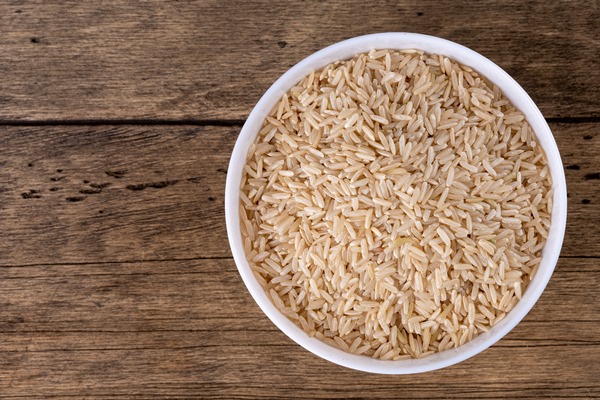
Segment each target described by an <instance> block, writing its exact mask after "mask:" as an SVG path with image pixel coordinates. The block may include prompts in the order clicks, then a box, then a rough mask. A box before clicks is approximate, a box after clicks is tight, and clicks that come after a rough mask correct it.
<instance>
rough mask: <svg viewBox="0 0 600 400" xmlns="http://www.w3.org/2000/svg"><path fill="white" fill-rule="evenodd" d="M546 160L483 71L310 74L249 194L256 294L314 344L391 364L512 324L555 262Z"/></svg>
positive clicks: (429, 62)
mask: <svg viewBox="0 0 600 400" xmlns="http://www.w3.org/2000/svg"><path fill="white" fill-rule="evenodd" d="M551 208H552V190H551V181H550V174H549V170H548V166H547V165H546V159H545V155H544V152H543V150H542V149H541V147H540V146H539V145H538V144H537V143H536V138H535V136H534V134H533V132H532V130H531V127H530V126H529V124H528V123H527V122H526V120H525V119H524V116H523V114H522V113H521V112H519V111H518V110H516V109H515V108H514V106H512V105H511V104H510V102H509V101H508V100H507V99H506V98H505V97H504V95H503V94H502V93H501V91H500V90H499V89H498V88H497V87H496V86H494V85H492V84H490V83H489V82H487V81H486V80H485V78H483V77H481V76H480V75H478V74H477V72H475V71H474V70H472V69H471V68H469V67H466V66H464V65H460V64H458V63H456V62H454V61H452V60H450V59H448V58H446V57H444V56H440V55H429V54H424V53H423V52H421V51H416V50H406V51H388V50H377V51H375V50H374V51H371V52H370V53H368V54H360V55H358V56H356V57H355V58H353V59H351V60H348V61H338V62H335V63H333V64H330V65H328V66H326V67H325V68H323V69H321V70H319V71H316V72H313V73H311V74H310V75H309V76H308V77H306V78H305V79H304V80H302V82H300V83H299V84H298V85H296V86H295V87H293V88H292V89H290V91H289V92H288V93H286V94H285V95H284V96H283V98H282V99H281V101H280V102H279V103H278V104H277V105H276V106H275V108H274V109H273V110H272V112H271V114H270V116H268V117H267V118H266V120H265V123H264V127H263V128H262V129H261V131H260V133H259V134H258V136H257V138H256V141H255V143H254V144H253V145H252V146H251V148H250V151H249V153H248V158H247V163H246V166H245V168H244V174H243V178H242V184H241V202H240V214H241V227H242V228H241V229H242V236H243V238H244V245H245V252H246V256H247V259H248V261H249V263H250V266H251V268H252V269H253V271H254V274H255V276H256V279H258V281H259V282H260V283H261V284H262V286H263V287H264V288H265V290H266V292H267V293H268V294H269V295H270V297H271V299H272V301H273V303H274V304H275V306H276V307H277V308H278V309H279V310H281V312H282V313H283V314H285V315H286V316H287V317H288V318H289V319H291V320H292V321H294V322H295V323H296V324H297V325H298V326H300V327H302V328H303V329H304V330H305V331H306V332H307V333H308V334H309V335H312V336H315V337H317V338H319V339H321V340H323V341H324V342H326V343H329V344H331V345H333V346H336V347H339V348H341V349H343V350H345V351H348V352H351V353H355V354H364V355H368V356H372V357H375V358H381V359H384V360H388V359H391V360H396V359H401V358H408V357H422V356H426V355H429V354H432V353H434V352H437V351H443V350H446V349H449V348H452V347H456V346H460V345H462V344H464V343H465V342H467V341H469V340H471V339H472V338H473V337H475V336H477V335H478V334H479V333H481V332H484V331H487V330H488V329H490V327H492V326H494V325H495V324H497V323H498V322H499V321H500V320H502V319H503V318H504V317H505V316H506V314H507V313H508V312H509V311H510V310H511V309H512V308H513V307H514V306H515V304H516V303H517V302H518V301H519V299H520V298H521V295H522V293H523V291H524V290H525V288H526V287H527V284H528V283H529V281H530V280H531V279H532V277H533V275H534V274H535V271H536V269H537V268H538V266H539V264H540V260H541V252H542V249H543V247H544V244H545V241H546V237H547V234H548V228H549V226H550V210H551Z"/></svg>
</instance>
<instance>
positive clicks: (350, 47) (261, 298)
mask: <svg viewBox="0 0 600 400" xmlns="http://www.w3.org/2000/svg"><path fill="white" fill-rule="evenodd" d="M372 49H398V50H400V49H419V50H423V51H425V52H427V53H436V54H443V55H445V56H447V57H449V58H452V59H454V60H456V61H458V62H459V63H461V64H464V65H467V66H470V67H472V68H473V69H475V70H476V71H477V72H479V73H480V74H482V75H483V76H485V77H486V78H488V79H489V80H490V81H491V82H493V83H494V84H496V85H497V86H498V87H499V88H500V89H501V90H502V91H503V92H504V94H505V95H506V97H508V99H510V101H511V102H512V104H513V105H515V106H516V107H517V108H518V109H519V110H521V111H522V112H523V114H525V117H526V118H527V121H528V122H529V124H530V125H531V127H532V128H533V130H534V132H535V134H536V136H537V138H538V142H539V144H540V145H541V146H542V147H543V148H544V151H545V152H546V156H547V158H548V164H549V167H550V173H551V175H552V181H553V187H554V205H553V208H552V220H551V227H550V232H549V235H548V240H547V242H546V246H545V248H544V251H543V257H542V262H541V265H540V267H539V269H538V272H537V274H536V275H535V277H534V278H533V280H532V281H531V282H530V284H529V285H528V287H527V290H526V291H525V293H524V294H523V298H522V299H521V301H519V303H517V305H516V306H515V308H514V309H513V310H512V311H511V312H510V313H509V314H508V315H507V316H506V317H505V318H504V320H502V321H501V322H500V323H498V325H496V326H494V327H493V328H492V329H490V331H488V332H486V333H483V334H481V335H479V336H477V337H476V338H474V339H473V340H472V341H470V342H468V343H466V344H464V345H462V346H460V347H458V348H455V349H452V350H446V351H443V352H440V353H436V354H433V355H431V356H429V357H425V358H422V359H412V360H399V361H383V360H377V359H373V358H370V357H366V356H360V355H354V354H349V353H346V352H344V351H342V350H339V349H336V348H334V347H331V346H329V345H327V344H325V343H324V342H322V341H320V340H318V339H316V338H310V337H309V336H308V335H307V334H306V333H305V332H304V331H303V330H302V329H301V328H299V327H298V326H296V325H295V324H294V323H293V322H292V321H290V320H289V319H287V318H286V317H285V316H284V315H283V314H281V313H280V312H279V311H278V310H277V308H275V306H274V305H273V304H272V303H271V301H270V300H269V298H268V297H267V294H266V293H265V291H264V290H263V288H262V287H261V285H260V284H259V283H258V282H257V281H256V279H255V278H254V276H253V274H252V271H251V269H250V267H249V265H248V262H247V260H246V257H245V255H244V249H243V245H242V236H241V233H240V223H239V209H238V207H239V194H240V182H241V177H242V169H243V166H244V164H245V161H246V154H247V152H248V149H249V147H250V145H251V144H252V143H253V142H254V139H255V137H256V135H257V133H258V131H259V130H260V128H261V126H262V123H263V120H264V119H265V117H266V116H267V115H268V113H269V112H270V111H271V109H272V108H273V107H274V105H275V104H276V103H277V101H279V100H280V99H281V96H282V95H283V94H284V93H285V92H287V91H288V90H289V89H290V88H291V87H292V86H294V85H295V84H296V83H298V82H299V81H300V80H301V79H302V78H304V77H305V76H307V75H308V74H309V73H310V72H311V71H314V70H317V69H319V68H321V67H324V66H325V65H327V64H329V63H331V62H333V61H336V60H346V59H349V58H352V57H353V56H354V55H356V54H357V53H364V52H368V51H369V50H372ZM225 216H226V220H227V235H228V237H229V243H230V246H231V251H232V253H233V258H234V259H235V263H236V265H237V267H238V270H239V272H240V275H241V276H242V279H243V280H244V283H245V284H246V286H247V287H248V290H249V291H250V294H251V295H252V297H254V300H255V301H256V303H257V304H258V305H259V307H260V308H261V309H262V310H263V312H264V313H265V314H266V315H267V316H268V317H269V318H270V319H271V321H273V323H274V324H275V325H277V327H278V328H279V329H281V330H282V331H283V332H284V333H285V334H286V335H288V336H289V337H290V338H291V339H292V340H294V341H295V342H296V343H298V344H299V345H300V346H302V347H304V348H305V349H307V350H308V351H310V352H312V353H314V354H316V355H317V356H319V357H322V358H324V359H326V360H329V361H331V362H333V363H336V364H339V365H343V366H345V367H348V368H353V369H357V370H361V371H367V372H375V373H382V374H411V373H419V372H426V371H431V370H435V369H438V368H443V367H447V366H449V365H452V364H456V363H458V362H460V361H463V360H466V359H467V358H469V357H472V356H474V355H475V354H477V353H480V352H482V351H483V350H485V349H486V348H488V347H489V346H491V345H492V344H494V343H495V342H496V341H498V340H500V338H502V337H503V336H504V335H506V334H507V333H508V332H509V331H510V330H511V329H512V328H514V327H515V325H517V324H518V323H519V322H520V321H521V320H522V319H523V317H525V315H526V314H527V313H528V312H529V310H531V308H532V307H533V305H534V304H535V303H536V301H537V300H538V298H539V297H540V295H541V294H542V292H543V290H544V288H545V287H546V285H547V284H548V281H549V280H550V276H551V275H552V272H553V271H554V267H555V265H556V262H557V260H558V256H559V254H560V248H561V246H562V241H563V236H564V232H565V225H566V218H567V188H566V183H565V175H564V170H563V166H562V162H561V159H560V154H559V152H558V148H557V147H556V142H555V141H554V137H553V136H552V132H551V131H550V128H549V127H548V124H547V123H546V121H545V120H544V117H543V116H542V114H541V112H540V110H539V109H538V108H537V106H536V105H535V103H534V102H533V100H531V98H530V97H529V95H528V94H527V93H526V92H525V90H523V88H522V87H521V86H519V84H518V83H517V82H516V81H515V80H514V79H513V78H511V77H510V76H509V75H508V74H507V73H506V72H505V71H504V70H502V69H501V68H500V67H499V66H497V65H496V64H494V63H493V62H492V61H490V60H488V59H487V58H485V57H484V56H482V55H481V54H479V53H476V52H475V51H473V50H470V49H468V48H466V47H464V46H461V45H459V44H457V43H454V42H450V41H448V40H445V39H440V38H437V37H433V36H427V35H421V34H415V33H379V34H373V35H366V36H360V37H356V38H353V39H349V40H345V41H343V42H339V43H336V44H334V45H331V46H329V47H326V48H324V49H323V50H320V51H318V52H316V53H314V54H313V55H311V56H309V57H307V58H305V59H304V60H302V61H300V62H299V63H298V64H296V65H295V66H293V67H292V68H291V69H290V70H289V71H287V72H286V73H285V74H283V76H281V78H279V79H278V80H277V81H276V82H275V83H274V84H273V85H272V86H271V87H270V88H269V90H267V91H266V93H265V94H264V95H263V96H262V98H261V99H260V100H259V102H258V103H257V104H256V106H255V107H254V109H253V110H252V112H251V113H250V116H249V117H248V120H247V121H246V123H245V124H244V126H243V128H242V131H241V132H240V136H239V137H238V139H237V142H236V143H235V147H234V149H233V153H232V155H231V161H230V163H229V169H228V172H227V185H226V189H225Z"/></svg>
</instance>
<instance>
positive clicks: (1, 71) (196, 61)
mask: <svg viewBox="0 0 600 400" xmlns="http://www.w3.org/2000/svg"><path fill="white" fill-rule="evenodd" d="M599 19H600V5H599V3H598V2H588V1H584V0H574V1H561V2H541V1H534V2H521V1H503V2H495V1H483V2H472V1H467V0H461V1H455V2H452V3H451V4H450V3H448V4H446V5H443V4H440V3H439V2H438V1H434V0H426V1H419V2H416V1H401V2H394V1H383V0H381V1H371V2H368V3H365V2H363V1H359V0H352V1H343V2H342V1H337V2H324V1H303V2H300V1H298V2H271V1H267V0H264V1H248V2H246V1H235V2H219V1H209V0H204V1H178V2H163V1H159V0H153V1H148V2H130V1H126V0H118V1H117V0H115V1H110V2H102V3H96V2H80V1H64V2H60V4H57V3H52V2H22V1H20V0H1V1H0V38H1V40H0V54H1V55H2V57H0V76H2V81H1V84H0V118H1V119H4V120H40V119H41V120H48V119H49V120H64V119H76V120H96V119H108V120H123V119H166V120H177V119H194V120H198V119H227V120H239V119H243V118H245V117H246V116H247V115H248V113H249V112H250V110H251V109H252V107H253V106H254V104H255V103H256V102H257V101H258V99H259V97H260V96H261V94H262V93H264V91H265V90H266V89H267V88H268V87H269V86H270V85H271V84H272V83H273V82H274V81H275V80H276V79H277V78H278V77H279V76H280V75H281V74H282V73H283V72H284V71H285V70H287V69H288V68H289V67H291V66H292V65H293V64H295V63H297V62H298V61H300V60H301V59H303V58H305V57H307V56H308V55H310V54H311V53H313V52H315V51H317V50H319V49H321V48H323V47H325V46H327V45H330V44H332V43H335V42H337V41H340V40H343V39H346V38H349V37H354V36H358V35H362V34H367V33H376V32H385V31H405V32H419V33H425V34H431V35H436V36H440V37H444V38H446V39H450V40H453V41H457V42H459V43H461V44H464V45H466V46H468V47H471V48H472V49H474V50H476V51H478V52H480V53H481V54H483V55H485V56H487V57H489V58H490V59H492V60H493V61H495V62H496V63H498V64H499V65H500V66H501V67H503V68H504V69H506V70H507V71H508V72H509V73H510V74H511V75H512V76H513V77H515V78H516V80H517V81H518V82H520V83H521V85H522V86H523V87H524V88H525V89H526V90H527V91H528V92H529V93H530V94H531V96H532V97H533V99H534V100H535V101H536V102H537V103H538V105H539V106H540V108H541V110H542V112H543V113H544V115H545V116H546V117H552V118H565V117H598V116H599V115H600V97H599V96H597V92H598V88H599V87H600V69H598V68H594V67H593V66H594V65H595V63H596V61H597V56H598V54H600V41H598V37H600V24H598V20H599ZM357 21H359V22H357Z"/></svg>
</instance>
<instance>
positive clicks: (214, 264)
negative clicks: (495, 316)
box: [0, 258, 600, 343]
mask: <svg viewBox="0 0 600 400" xmlns="http://www.w3.org/2000/svg"><path fill="white" fill-rule="evenodd" d="M598 285H600V264H599V263H598V261H597V260H596V259H574V258H564V259H561V260H560V262H559V265H558V267H557V270H556V273H555V275H554V277H553V278H552V281H551V284H550V285H549V287H548V288H547V289H546V292H545V293H544V295H543V296H542V297H541V298H540V300H539V303H538V305H537V306H536V308H535V312H533V313H532V316H531V320H530V321H531V322H536V323H538V325H536V326H539V324H544V323H549V322H552V323H556V322H559V323H561V324H564V323H570V324H575V323H577V322H585V321H588V322H590V321H592V322H595V323H599V322H600V319H599V318H600V293H599V292H598V291H597V290H595V288H596V287H597V286H598ZM0 305H1V307H0V332H7V333H10V332H21V331H49V330H50V331H70V330H77V331H107V332H120V331H137V330H144V331H154V330H160V329H163V330H164V329H168V330H197V329H202V330H219V327H221V329H223V330H234V331H235V330H244V327H250V326H252V325H253V324H252V323H249V321H252V320H253V319H259V320H260V319H264V317H263V318H259V316H260V315H261V313H260V310H259V309H258V307H257V306H256V305H255V304H254V302H253V301H252V298H251V297H250V295H249V294H248V293H247V291H246V289H245V288H244V285H243V283H242V281H241V279H240V278H239V275H238V273H237V270H236V269H235V265H234V263H233V260H232V259H223V260H191V261H162V262H147V263H146V262H141V263H115V264H90V265H79V266H76V265H67V266H60V265H58V266H31V267H0ZM574 310H577V313H575V312H574ZM213 319H215V320H216V321H213ZM238 319H239V320H240V321H241V322H238V321H237V320H238ZM597 328H600V326H598V327H597ZM256 329H260V330H272V329H273V327H271V326H270V325H269V324H268V323H267V324H262V323H261V324H259V325H258V326H256ZM598 333H600V332H598V330H597V329H595V330H594V329H593V330H592V331H591V332H588V333H584V332H581V333H580V334H578V335H577V337H574V336H572V335H571V336H569V332H568V331H561V332H555V333H554V334H556V335H559V336H555V337H552V339H560V340H563V341H564V340H568V339H569V340H574V339H585V340H588V341H592V340H597V337H594V336H593V335H597V334H598ZM590 335H592V336H590ZM534 337H537V336H534ZM515 339H519V340H521V339H527V336H522V337H518V338H515ZM0 343H3V341H1V340H0Z"/></svg>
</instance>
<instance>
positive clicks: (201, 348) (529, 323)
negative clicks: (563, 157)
mask: <svg viewBox="0 0 600 400" xmlns="http://www.w3.org/2000/svg"><path fill="white" fill-rule="evenodd" d="M599 284H600V265H599V264H598V263H597V260H593V259H561V261H560V263H559V266H558V268H557V271H556V273H555V276H554V277H553V278H552V280H551V281H550V284H549V286H548V288H547V290H546V291H545V292H544V294H543V296H542V298H541V299H540V302H539V303H538V304H537V305H536V307H534V309H533V310H532V311H531V313H530V314H529V315H528V316H527V317H526V319H525V320H524V321H523V322H522V323H521V324H519V325H518V326H517V327H516V328H515V329H514V330H513V331H512V332H511V333H510V334H509V335H508V336H507V337H506V338H505V339H503V340H501V341H500V342H499V343H498V344H496V345H494V346H493V347H492V348H490V349H489V350H486V351H485V352H484V353H482V354H480V355H478V356H476V357H475V358H472V359H470V360H468V361H465V362H463V363H460V364H458V365H456V366H453V367H450V368H447V369H444V370H440V371H436V372H433V373H427V374H421V375H414V376H409V377H397V376H381V375H369V376H368V380H367V381H365V375H364V374H362V373H359V372H355V371H351V370H347V369H344V368H341V367H338V366H335V365H333V364H331V363H328V362H326V361H324V360H321V359H319V358H317V357H316V356H313V355H311V354H310V353H308V352H306V351H305V350H303V349H301V348H300V347H299V346H297V345H295V344H293V343H292V342H291V340H290V339H288V338H287V337H286V336H285V335H284V334H283V333H281V332H280V331H278V330H277V329H276V328H275V327H274V326H273V325H272V324H271V323H270V322H269V321H268V320H267V319H266V317H265V316H264V315H263V314H262V313H261V312H260V310H259V309H258V307H257V306H256V305H255V304H254V302H253V301H252V299H251V298H250V295H249V294H248V292H247V291H246V289H245V288H244V286H243V283H242V282H241V279H239V277H238V275H237V272H236V271H235V269H234V265H233V261H232V260H230V259H226V260H196V261H177V262H176V261H160V262H140V263H115V264H90V265H79V266H75V265H64V266H58V265H57V266H29V267H2V268H0V305H1V307H0V321H2V322H0V391H1V392H2V395H3V398H10V396H24V397H27V398H37V397H40V398H41V397H49V396H58V397H68V396H72V397H84V396H85V397H92V398H109V397H116V396H129V397H142V398H147V397H150V396H159V397H168V396H174V397H186V396H187V397H210V398H232V397H235V398H282V399H283V398H338V399H341V398H364V397H373V398H431V399H441V398H448V397H461V398H502V397H509V398H521V397H523V398H550V397H552V398H557V397H570V398H590V397H595V396H599V395H600V386H599V382H598V381H597V379H596V371H597V367H598V366H599V365H600V342H599V341H598V334H599V333H600V319H599V316H600V308H599V307H600V306H599V304H600V295H599V294H598V291H596V290H595V288H596V287H597V286H598V285H599ZM574 310H577V312H576V313H575V311H574ZM215 320H217V321H218V322H219V323H216V324H215V323H214V321H215ZM7 321H8V322H7ZM440 382H444V384H443V385H441V384H440Z"/></svg>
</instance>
